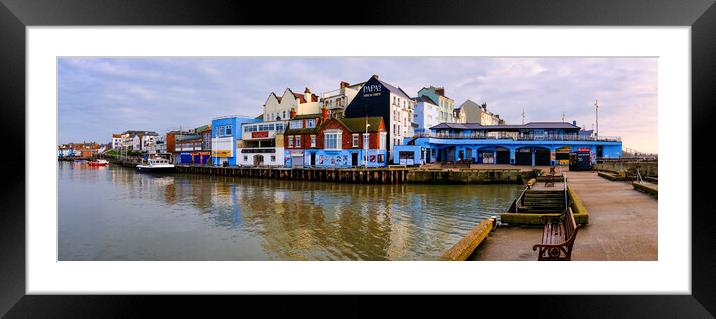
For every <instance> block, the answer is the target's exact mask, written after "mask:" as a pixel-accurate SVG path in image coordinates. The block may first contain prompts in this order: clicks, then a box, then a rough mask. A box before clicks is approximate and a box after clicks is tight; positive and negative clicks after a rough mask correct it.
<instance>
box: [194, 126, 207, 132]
mask: <svg viewBox="0 0 716 319" xmlns="http://www.w3.org/2000/svg"><path fill="white" fill-rule="evenodd" d="M208 130H211V125H208V124H207V125H202V126H199V127H197V128H196V129H195V131H197V132H203V131H208Z"/></svg>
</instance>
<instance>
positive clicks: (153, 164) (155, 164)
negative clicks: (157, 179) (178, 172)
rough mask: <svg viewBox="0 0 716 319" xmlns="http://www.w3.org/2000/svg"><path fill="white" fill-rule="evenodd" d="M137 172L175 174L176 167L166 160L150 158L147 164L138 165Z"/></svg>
mask: <svg viewBox="0 0 716 319" xmlns="http://www.w3.org/2000/svg"><path fill="white" fill-rule="evenodd" d="M137 171H138V172H143V173H171V172H174V165H173V164H171V163H169V160H167V159H164V158H150V159H148V160H147V164H144V163H142V164H138V165H137Z"/></svg>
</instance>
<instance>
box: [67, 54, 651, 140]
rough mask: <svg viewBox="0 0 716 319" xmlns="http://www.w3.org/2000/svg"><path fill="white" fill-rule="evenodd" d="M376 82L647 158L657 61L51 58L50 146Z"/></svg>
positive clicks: (185, 124)
mask: <svg viewBox="0 0 716 319" xmlns="http://www.w3.org/2000/svg"><path fill="white" fill-rule="evenodd" d="M373 74H378V75H379V76H380V79H381V80H383V81H385V82H388V83H390V84H392V85H394V86H398V87H400V88H402V89H403V90H404V91H405V92H406V93H408V94H409V95H411V96H415V95H416V94H417V91H418V90H420V89H421V88H423V87H428V86H430V85H433V86H442V87H445V95H446V96H448V97H450V98H452V99H454V100H455V104H456V105H460V104H461V103H463V102H464V101H465V100H467V99H470V100H472V101H475V102H478V103H483V102H484V103H487V109H488V111H491V112H493V113H496V114H499V115H500V117H501V118H503V119H505V120H506V121H507V124H520V123H521V122H522V116H521V114H522V111H523V109H524V112H525V123H527V122H532V121H535V122H536V121H561V120H562V114H563V113H564V117H565V121H567V122H572V121H573V120H576V121H577V125H578V126H580V127H584V128H586V129H587V130H589V129H592V125H593V124H594V123H595V112H594V102H595V99H598V101H599V135H601V136H621V137H622V142H623V146H624V147H628V148H631V149H636V150H638V151H640V152H653V153H656V152H657V151H658V149H657V59H656V58H561V57H560V58H556V57H555V58H484V57H235V58H228V57H212V58H181V57H167V58H85V57H77V58H74V57H73V58H60V59H59V60H58V117H59V142H60V143H68V142H82V141H95V142H98V143H109V141H111V136H112V133H121V132H123V131H126V130H151V131H155V132H157V133H159V134H163V133H165V132H167V131H169V130H173V129H179V128H182V129H188V128H194V127H198V126H201V125H204V124H209V123H210V122H211V119H212V118H213V117H217V116H223V115H232V114H239V115H250V116H256V115H259V114H261V113H262V112H263V111H262V106H263V104H264V103H265V102H266V99H267V98H268V96H269V94H270V93H271V92H275V93H276V94H277V95H281V94H282V93H283V91H284V90H285V89H286V88H291V89H292V90H293V91H294V92H301V93H302V92H303V91H304V89H305V88H306V87H308V88H310V89H311V91H312V92H314V93H316V94H320V93H321V92H326V91H331V90H335V89H338V85H339V83H340V81H346V82H349V83H351V84H353V83H359V82H364V81H367V80H368V79H369V78H370V77H371V76H372V75H373Z"/></svg>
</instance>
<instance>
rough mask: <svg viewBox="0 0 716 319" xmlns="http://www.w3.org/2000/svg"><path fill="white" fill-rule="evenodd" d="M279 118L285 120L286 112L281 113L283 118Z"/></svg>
mask: <svg viewBox="0 0 716 319" xmlns="http://www.w3.org/2000/svg"><path fill="white" fill-rule="evenodd" d="M281 118H282V119H285V118H286V110H284V111H283V116H282V117H281Z"/></svg>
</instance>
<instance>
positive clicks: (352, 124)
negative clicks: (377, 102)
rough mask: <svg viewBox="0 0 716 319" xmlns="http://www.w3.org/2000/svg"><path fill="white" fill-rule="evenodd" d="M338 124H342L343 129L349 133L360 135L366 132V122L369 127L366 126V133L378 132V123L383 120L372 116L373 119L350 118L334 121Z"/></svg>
mask: <svg viewBox="0 0 716 319" xmlns="http://www.w3.org/2000/svg"><path fill="white" fill-rule="evenodd" d="M336 120H338V121H339V122H341V123H343V125H345V127H347V128H348V130H349V131H351V133H361V132H365V131H366V127H365V124H366V121H367V122H368V124H369V125H370V126H368V132H378V129H380V122H381V121H382V120H383V118H382V117H380V116H373V117H368V118H365V117H351V118H342V119H336Z"/></svg>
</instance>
